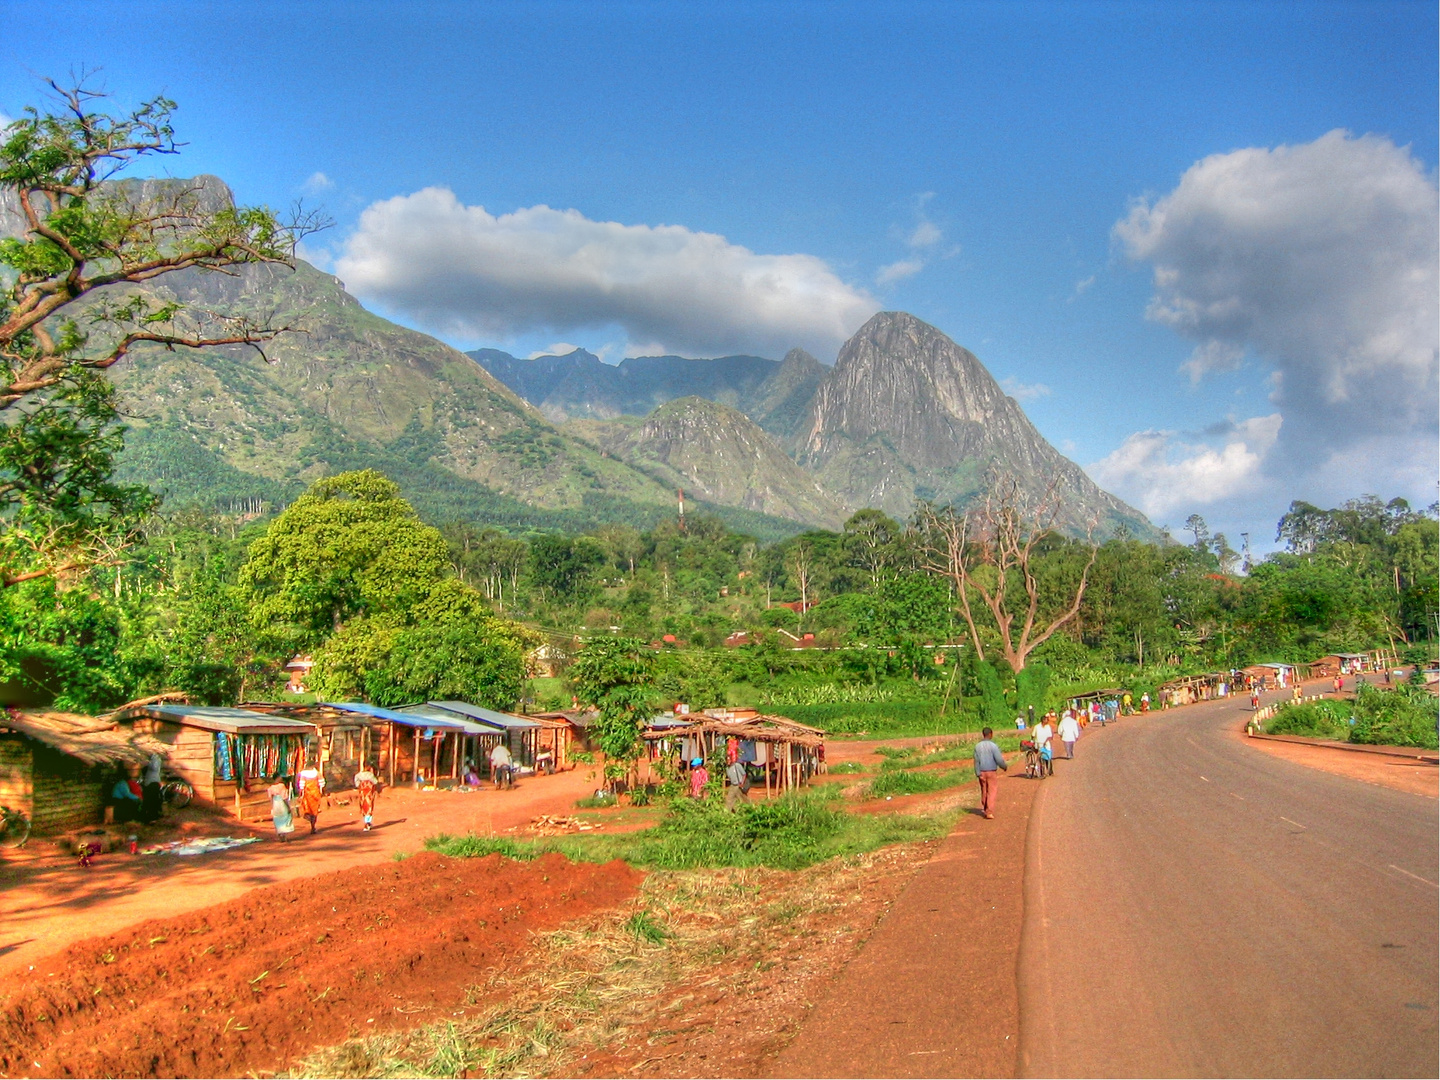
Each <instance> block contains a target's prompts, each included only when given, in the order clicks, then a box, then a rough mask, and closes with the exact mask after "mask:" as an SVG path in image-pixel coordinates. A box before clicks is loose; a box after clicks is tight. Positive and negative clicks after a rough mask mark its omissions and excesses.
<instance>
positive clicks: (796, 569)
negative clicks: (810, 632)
mask: <svg viewBox="0 0 1440 1080" xmlns="http://www.w3.org/2000/svg"><path fill="white" fill-rule="evenodd" d="M786 569H788V570H789V571H790V575H791V577H793V578H794V579H795V584H796V585H798V586H799V587H800V615H801V617H802V618H803V617H804V615H805V612H806V611H808V610H810V575H811V567H810V550H809V549H808V548H807V547H806V546H805V541H804V540H797V541H795V546H794V547H793V548H791V549H790V557H789V559H788V560H787V561H786Z"/></svg>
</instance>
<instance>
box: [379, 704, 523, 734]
mask: <svg viewBox="0 0 1440 1080" xmlns="http://www.w3.org/2000/svg"><path fill="white" fill-rule="evenodd" d="M426 706H429V707H430V708H432V709H439V710H441V711H442V712H444V713H449V714H451V715H455V716H460V717H468V718H469V719H471V720H476V721H479V722H480V723H482V724H489V725H491V726H492V727H500V728H538V727H546V726H547V725H545V724H541V723H537V722H536V721H534V720H531V719H529V718H528V717H524V716H514V715H512V714H510V713H502V712H496V711H495V710H494V709H482V708H481V707H480V706H479V705H471V704H468V703H467V702H464V701H427V702H426V703H425V705H407V706H406V708H407V709H420V708H425V707H426Z"/></svg>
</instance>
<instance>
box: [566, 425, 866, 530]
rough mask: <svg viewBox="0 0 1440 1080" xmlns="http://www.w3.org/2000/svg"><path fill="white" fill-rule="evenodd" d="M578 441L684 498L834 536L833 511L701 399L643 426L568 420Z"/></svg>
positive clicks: (754, 437) (838, 513)
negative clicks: (771, 517) (696, 498)
mask: <svg viewBox="0 0 1440 1080" xmlns="http://www.w3.org/2000/svg"><path fill="white" fill-rule="evenodd" d="M565 430H566V431H569V432H573V433H574V434H576V435H580V436H582V437H584V438H586V439H588V440H589V441H591V442H593V443H595V444H596V445H597V446H599V447H601V448H602V449H604V450H606V451H607V452H609V453H611V454H614V455H615V456H616V457H618V458H620V459H621V460H622V461H624V462H626V463H627V464H629V465H633V466H634V467H635V468H637V469H640V470H641V471H643V472H645V473H646V474H647V475H649V476H652V477H655V478H656V479H657V480H660V481H661V482H663V483H665V484H666V485H668V486H669V487H670V488H682V489H684V491H685V493H686V494H687V495H690V496H699V497H700V498H702V499H705V500H707V501H709V502H712V503H718V504H721V505H726V506H740V507H744V508H745V509H747V510H754V511H758V512H760V513H764V514H770V515H774V516H777V517H784V518H790V519H792V520H794V521H799V522H803V523H805V524H807V525H813V526H820V527H822V528H827V529H838V528H839V527H840V525H841V523H842V522H843V521H844V519H845V513H844V511H843V509H842V508H841V506H840V505H839V503H837V502H836V501H835V500H834V499H832V498H831V497H830V496H829V495H827V494H826V493H825V492H824V491H822V490H821V488H820V485H819V484H817V483H816V482H815V478H814V477H813V476H811V475H810V474H809V473H807V472H805V471H804V470H803V469H801V468H800V467H799V466H798V465H796V464H795V462H794V461H792V460H791V459H790V458H789V457H787V456H786V454H785V453H784V451H782V450H781V449H780V448H779V447H778V446H777V445H776V444H775V442H774V441H773V440H772V439H771V438H770V437H769V436H768V435H767V434H766V433H765V432H764V431H762V430H761V429H760V428H759V427H758V426H756V424H755V423H754V422H753V421H751V420H750V419H749V418H747V417H746V416H745V415H744V414H743V413H741V412H739V411H737V410H735V409H732V408H730V407H729V406H728V405H721V404H719V403H718V402H714V401H707V400H706V399H705V398H701V397H683V398H677V399H676V400H674V401H671V402H667V403H666V404H664V405H662V406H660V408H658V409H656V410H655V411H654V412H653V413H651V414H650V415H649V416H648V417H646V418H645V419H644V420H643V421H641V420H636V419H634V418H633V417H626V418H624V419H620V420H610V421H600V420H574V421H571V422H570V423H569V424H567V425H566V427H565Z"/></svg>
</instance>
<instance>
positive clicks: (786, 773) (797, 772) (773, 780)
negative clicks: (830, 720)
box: [642, 710, 825, 795]
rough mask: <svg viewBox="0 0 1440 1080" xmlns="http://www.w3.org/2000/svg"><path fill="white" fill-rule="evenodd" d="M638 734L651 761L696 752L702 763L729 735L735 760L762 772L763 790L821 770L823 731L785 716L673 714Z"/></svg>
mask: <svg viewBox="0 0 1440 1080" xmlns="http://www.w3.org/2000/svg"><path fill="white" fill-rule="evenodd" d="M747 711H748V710H747ZM642 737H643V738H644V739H645V742H646V744H647V746H648V747H650V748H651V749H650V759H651V760H654V759H655V758H657V757H661V756H665V757H675V758H677V759H680V760H684V759H688V758H692V757H700V758H704V759H705V760H706V761H707V762H708V761H710V760H711V758H712V755H714V753H715V751H716V749H717V748H718V747H727V748H728V743H729V741H730V740H732V739H733V740H734V741H735V749H736V752H737V755H738V760H740V761H742V762H744V763H745V764H746V765H749V766H754V767H756V768H759V769H761V770H762V771H763V772H764V775H765V793H766V794H767V795H769V794H770V793H771V792H772V791H773V792H777V793H778V792H782V791H793V790H794V789H795V788H797V787H799V786H800V785H801V784H804V783H806V782H808V781H809V779H810V777H812V776H814V775H815V774H816V773H819V772H823V771H824V769H825V733H824V732H823V731H821V730H820V729H819V728H812V727H809V726H808V725H805V724H801V723H798V722H796V721H794V720H791V719H790V718H789V717H785V716H760V715H753V716H750V717H749V718H748V719H742V720H736V719H721V718H718V717H716V716H712V715H708V714H705V713H702V714H700V715H698V716H695V717H693V718H689V719H682V718H680V717H673V718H668V719H666V720H663V721H660V722H657V723H654V724H652V725H651V726H650V727H648V728H647V729H646V730H645V731H644V732H643V735H642Z"/></svg>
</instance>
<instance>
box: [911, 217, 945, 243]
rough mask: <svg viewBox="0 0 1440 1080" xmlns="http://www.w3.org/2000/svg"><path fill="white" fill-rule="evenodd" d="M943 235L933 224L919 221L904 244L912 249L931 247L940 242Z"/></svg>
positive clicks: (923, 220) (922, 220)
mask: <svg viewBox="0 0 1440 1080" xmlns="http://www.w3.org/2000/svg"><path fill="white" fill-rule="evenodd" d="M942 235H943V234H942V233H941V232H940V229H939V228H938V227H937V226H936V225H935V223H934V222H931V221H926V220H925V219H923V218H922V219H921V221H920V224H918V225H916V226H915V231H914V232H912V233H911V234H910V237H909V239H907V240H906V241H905V242H906V243H907V244H909V245H910V246H911V247H912V248H925V247H932V246H933V245H935V244H937V243H939V242H940V237H941V236H942Z"/></svg>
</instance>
